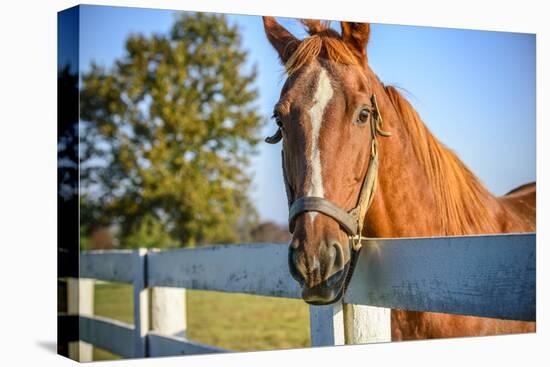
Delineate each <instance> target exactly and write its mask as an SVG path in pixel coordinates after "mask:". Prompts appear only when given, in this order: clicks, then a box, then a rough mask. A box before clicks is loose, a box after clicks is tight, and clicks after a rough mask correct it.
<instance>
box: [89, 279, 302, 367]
mask: <svg viewBox="0 0 550 367" xmlns="http://www.w3.org/2000/svg"><path fill="white" fill-rule="evenodd" d="M132 309H133V302H132V287H131V286H129V285H124V284H115V283H101V284H97V285H96V286H95V302H94V313H95V314H96V315H99V316H105V317H109V318H113V319H116V320H120V321H124V322H127V323H133V319H132ZM308 315H309V313H308V307H307V305H306V304H305V303H304V302H303V301H301V300H292V299H284V298H272V297H258V296H250V295H244V294H229V293H222V292H206V291H193V290H188V291H187V336H188V338H189V339H191V340H194V341H198V342H201V343H205V344H209V345H215V346H218V347H222V348H227V349H231V350H235V351H254V350H268V349H286V348H300V347H305V346H309V345H310V339H309V316H308ZM116 358H118V357H117V356H115V355H113V354H111V353H108V352H106V351H104V350H101V349H98V348H94V360H105V359H116Z"/></svg>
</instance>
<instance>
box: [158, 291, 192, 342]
mask: <svg viewBox="0 0 550 367" xmlns="http://www.w3.org/2000/svg"><path fill="white" fill-rule="evenodd" d="M151 292H152V296H151V330H153V331H156V332H158V333H159V334H163V335H176V336H180V337H186V336H187V335H186V332H187V313H186V305H185V296H186V294H185V293H186V292H185V289H181V288H167V287H155V288H152V289H151Z"/></svg>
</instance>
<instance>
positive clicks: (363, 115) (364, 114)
mask: <svg viewBox="0 0 550 367" xmlns="http://www.w3.org/2000/svg"><path fill="white" fill-rule="evenodd" d="M369 114H370V111H369V110H368V109H366V108H363V109H362V110H361V111H359V115H358V116H357V121H356V122H357V123H358V124H364V123H366V122H367V121H369Z"/></svg>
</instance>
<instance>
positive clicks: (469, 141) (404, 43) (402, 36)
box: [80, 6, 536, 223]
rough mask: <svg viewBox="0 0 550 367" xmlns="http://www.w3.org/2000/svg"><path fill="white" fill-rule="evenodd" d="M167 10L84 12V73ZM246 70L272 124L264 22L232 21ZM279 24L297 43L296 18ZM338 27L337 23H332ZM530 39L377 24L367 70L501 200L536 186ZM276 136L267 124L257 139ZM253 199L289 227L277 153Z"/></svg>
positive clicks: (274, 94) (264, 166)
mask: <svg viewBox="0 0 550 367" xmlns="http://www.w3.org/2000/svg"><path fill="white" fill-rule="evenodd" d="M175 15H176V13H175V12H173V11H167V10H153V9H138V8H118V7H101V6H83V7H82V8H81V22H80V69H81V71H86V70H88V68H89V66H90V63H91V62H92V61H95V62H96V63H98V64H100V65H104V66H110V65H112V63H113V61H114V60H115V59H116V58H118V57H121V56H122V55H123V54H124V41H125V39H126V37H127V36H128V35H129V34H130V33H138V32H139V33H143V34H145V35H147V34H152V33H158V32H162V33H164V32H167V31H168V30H169V29H170V26H171V24H172V22H173V19H174V17H175ZM228 19H229V21H230V22H231V23H233V24H237V25H238V26H239V28H240V30H241V33H242V41H243V42H242V46H243V47H244V48H245V49H247V50H248V51H249V63H250V64H251V65H252V64H255V65H256V66H257V68H258V79H257V81H256V83H257V87H258V89H259V91H260V99H259V106H260V109H261V111H260V112H261V113H262V114H264V115H265V116H269V115H270V113H271V111H272V108H273V105H274V104H275V103H276V101H277V99H278V96H279V91H280V89H281V87H282V84H283V83H284V80H283V77H282V75H283V74H282V70H283V69H282V67H281V65H280V64H279V62H278V60H277V56H276V54H275V52H274V51H273V50H272V48H271V46H270V45H269V43H268V42H267V40H266V38H265V35H264V32H263V26H262V22H261V18H260V17H258V16H245V15H230V16H229V17H228ZM278 20H279V21H280V22H281V23H282V24H283V25H284V26H285V27H287V29H289V30H290V31H291V32H292V33H294V34H295V35H296V36H298V37H303V36H304V35H305V32H304V30H303V28H302V26H301V25H300V24H299V23H298V22H297V21H296V20H293V19H285V18H278ZM334 26H335V27H336V26H337V24H336V22H335V23H334ZM535 44H536V41H535V36H534V35H532V34H519V33H505V32H489V31H470V30H458V29H446V28H430V27H412V26H399V25H383V24H373V25H372V32H371V39H370V42H369V46H368V56H369V64H370V66H371V68H372V69H373V70H374V72H375V73H377V74H378V76H379V77H380V79H381V80H382V81H383V82H384V83H385V84H393V85H396V86H399V87H401V88H404V89H405V90H406V92H405V95H406V96H407V97H408V99H409V101H410V102H411V103H412V104H413V106H414V107H415V108H416V109H417V111H418V112H419V113H420V116H421V117H422V119H423V121H424V122H425V123H426V125H428V127H429V128H430V129H431V131H432V132H433V133H434V135H435V136H437V137H438V138H439V139H440V140H441V141H442V142H443V143H445V144H446V145H447V146H448V147H450V148H451V149H453V150H454V151H455V152H456V153H457V154H458V156H459V157H460V158H461V159H462V160H463V161H464V162H465V163H466V165H468V166H469V167H470V168H471V169H472V170H473V171H474V173H475V174H476V175H477V176H478V177H479V178H480V179H481V180H482V181H483V182H484V183H485V185H486V186H487V187H488V188H489V189H490V190H491V191H492V192H493V193H494V194H497V195H502V194H504V193H506V192H507V191H509V190H511V189H513V188H514V187H516V186H518V185H521V184H523V183H526V182H530V181H535V176H536V171H535V167H536V164H535V156H536V147H535V129H536V120H535V115H536V108H535V90H536V85H535V82H536V76H535V57H536V54H535ZM273 131H274V125H273V123H270V124H268V125H267V126H266V127H265V128H264V131H263V134H264V135H265V136H267V135H269V134H271V133H272V132H273ZM251 170H252V172H253V174H254V181H253V190H252V192H251V197H252V198H253V199H254V201H255V203H256V204H257V208H258V211H259V213H260V216H261V218H262V219H264V220H274V221H276V222H278V223H286V218H287V204H286V203H287V201H286V196H285V190H284V184H283V179H282V171H281V162H280V145H277V146H272V145H268V144H261V145H260V147H259V155H258V156H257V157H255V158H254V159H253V162H252V165H251Z"/></svg>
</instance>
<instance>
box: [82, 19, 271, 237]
mask: <svg viewBox="0 0 550 367" xmlns="http://www.w3.org/2000/svg"><path fill="white" fill-rule="evenodd" d="M246 58H247V53H246V51H244V50H242V48H241V45H240V35H239V31H238V28H237V27H236V26H231V25H229V24H228V22H227V20H226V18H225V17H224V16H223V15H213V14H200V13H199V14H190V13H185V14H181V15H179V16H178V17H177V18H176V19H175V22H174V24H173V26H172V28H171V31H170V32H169V33H168V34H156V35H152V36H150V37H145V36H143V35H140V34H134V35H131V36H130V37H129V38H128V39H127V41H126V47H125V55H124V56H123V57H122V58H120V59H119V60H117V61H116V62H115V64H114V66H113V67H112V68H110V69H109V70H106V69H104V68H102V67H99V66H97V65H95V64H93V65H92V66H91V71H90V72H89V73H87V74H86V75H83V78H82V82H83V89H82V92H81V117H82V119H83V120H84V121H85V123H84V124H83V127H82V131H81V137H82V138H81V139H82V150H81V162H82V165H81V198H82V201H81V217H82V218H83V220H84V221H85V222H86V223H88V224H89V228H92V227H94V226H104V225H112V224H117V225H118V227H119V237H120V243H121V246H123V247H130V246H131V247H137V246H146V245H149V246H154V247H161V246H193V245H195V244H197V243H215V242H225V243H228V242H234V241H238V240H241V238H242V236H243V234H242V233H241V232H242V228H246V227H249V226H247V225H243V221H245V222H249V221H254V220H255V218H256V213H255V210H254V208H253V206H252V205H251V204H250V201H249V199H248V197H247V191H248V189H249V185H250V174H249V173H248V172H247V171H246V168H247V165H248V163H249V158H250V156H251V154H253V153H254V146H255V145H256V144H257V142H258V134H257V133H258V131H259V127H260V125H261V123H262V121H263V119H262V118H261V117H260V115H259V114H258V113H257V112H256V110H257V106H256V105H255V103H254V101H255V99H256V97H257V90H256V89H255V88H254V86H253V83H254V80H255V78H256V70H255V68H250V67H248V66H247V65H246Z"/></svg>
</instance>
